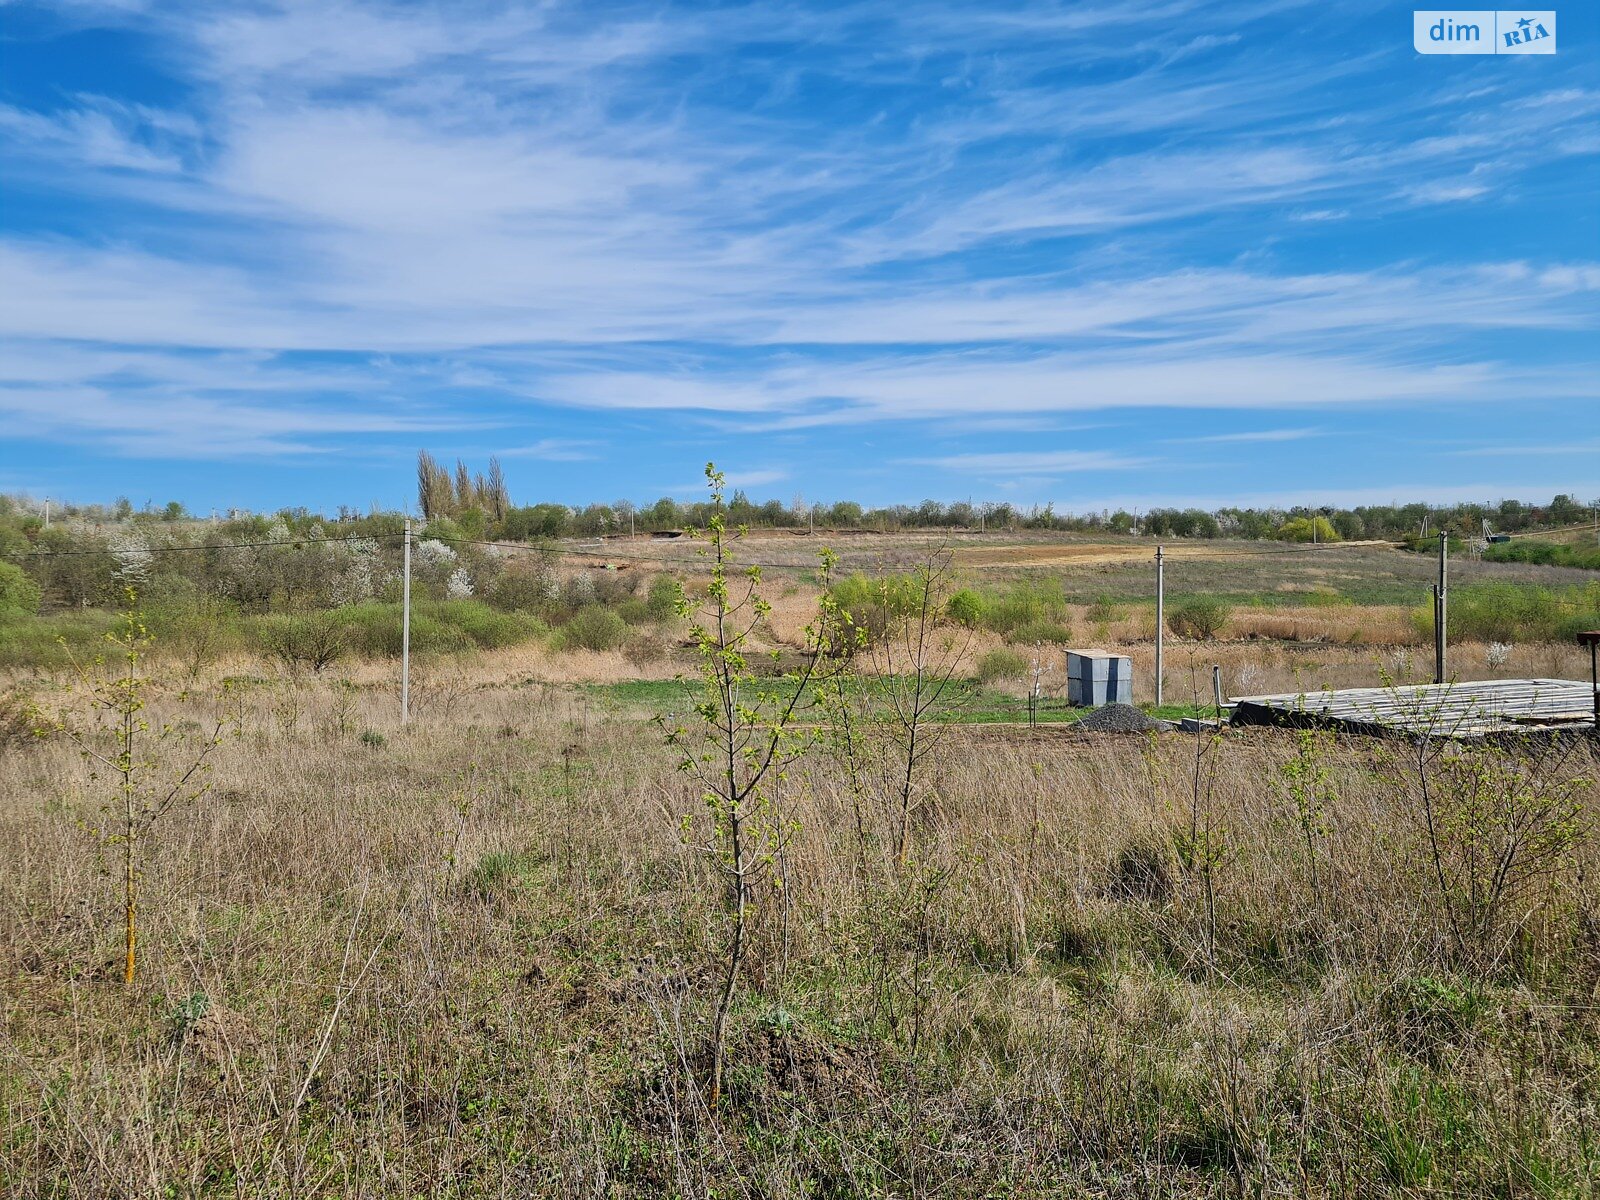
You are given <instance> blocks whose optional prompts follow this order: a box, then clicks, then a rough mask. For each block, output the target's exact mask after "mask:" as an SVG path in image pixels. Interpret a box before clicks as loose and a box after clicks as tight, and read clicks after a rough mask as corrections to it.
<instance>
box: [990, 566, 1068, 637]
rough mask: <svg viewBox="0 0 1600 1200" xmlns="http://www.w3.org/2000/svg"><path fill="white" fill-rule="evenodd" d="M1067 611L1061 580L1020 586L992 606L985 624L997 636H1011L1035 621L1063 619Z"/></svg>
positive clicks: (1027, 583) (1019, 584) (1020, 584)
mask: <svg viewBox="0 0 1600 1200" xmlns="http://www.w3.org/2000/svg"><path fill="white" fill-rule="evenodd" d="M1066 608H1067V604H1066V598H1065V597H1064V596H1063V595H1062V594H1061V581H1060V580H1057V579H1049V580H1044V581H1040V582H1031V581H1030V582H1025V583H1018V584H1017V585H1016V586H1015V587H1013V588H1012V589H1011V590H1010V591H1009V592H1007V593H1006V594H1005V595H1003V596H1001V597H999V598H998V599H996V600H995V601H993V602H992V603H991V604H990V606H989V611H988V614H987V615H986V616H985V618H984V624H985V625H987V626H988V627H989V628H990V629H992V630H994V631H995V632H996V633H999V634H1002V635H1006V636H1011V635H1013V634H1014V633H1015V631H1016V630H1018V629H1021V628H1022V627H1023V626H1026V625H1031V624H1034V623H1035V622H1039V621H1059V620H1061V619H1062V618H1063V617H1065V615H1066Z"/></svg>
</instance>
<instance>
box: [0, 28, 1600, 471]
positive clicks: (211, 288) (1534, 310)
mask: <svg viewBox="0 0 1600 1200" xmlns="http://www.w3.org/2000/svg"><path fill="white" fill-rule="evenodd" d="M67 7H68V8H70V9H72V11H70V12H66V13H65V15H64V17H63V19H67V20H72V21H80V22H92V21H95V20H109V21H115V22H117V23H131V24H132V25H133V26H134V27H136V28H139V29H141V30H143V31H144V32H146V33H149V34H150V35H152V36H155V37H159V38H161V39H162V40H163V44H164V47H165V53H166V58H167V61H168V63H169V65H171V67H172V69H173V70H175V71H177V72H178V73H179V74H180V75H181V76H182V77H183V82H184V84H185V85H186V92H185V95H186V96H188V97H189V98H187V99H182V100H174V101H172V105H173V107H172V108H169V109H162V108H157V107H152V106H149V105H138V104H130V103H124V102H121V101H117V100H114V99H109V98H105V97H92V96H64V97H59V98H58V99H57V101H54V102H52V106H51V107H48V108H47V107H43V106H41V107H40V108H38V109H25V108H21V107H17V106H15V105H13V106H10V107H4V108H0V145H3V146H4V147H5V149H6V150H7V152H8V154H9V155H10V159H9V161H13V162H15V163H16V164H17V168H16V169H17V171H18V172H19V173H20V175H21V177H23V178H25V180H26V182H27V183H28V185H29V186H30V187H37V188H40V189H44V190H46V191H48V190H49V189H51V188H54V189H56V190H57V191H58V192H59V193H60V194H62V195H69V196H87V195H92V196H95V197H98V198H112V199H120V200H121V201H124V202H126V203H127V205H128V206H129V208H128V212H129V213H131V214H134V215H130V216H128V217H127V219H126V220H125V221H124V222H122V223H120V224H113V226H112V227H110V228H107V229H106V230H104V231H103V232H98V231H97V233H96V235H95V236H92V237H84V238H79V239H67V238H63V237H59V236H43V235H27V236H24V235H22V234H18V233H13V234H11V235H9V236H6V237H4V238H0V273H3V274H4V276H5V278H6V279H7V282H8V286H7V287H6V288H4V289H0V336H3V337H5V338H7V339H9V342H10V347H11V350H12V353H11V354H10V355H8V356H7V358H6V359H5V360H4V361H0V411H3V412H6V413H8V414H9V418H8V419H10V420H14V421H16V422H18V424H17V426H16V428H19V429H20V428H26V429H27V430H29V431H31V432H32V433H33V434H35V435H37V436H56V437H61V438H66V439H74V440H86V439H99V440H102V441H107V442H110V443H111V444H113V445H115V446H117V447H119V448H121V449H123V450H125V451H127V452H130V453H146V452H151V451H152V448H154V447H163V448H164V450H163V452H166V449H170V448H171V447H173V446H177V445H180V444H181V445H182V446H184V447H185V449H184V450H183V451H182V452H184V453H190V454H195V455H203V454H229V453H233V454H246V453H254V452H257V451H260V450H270V451H272V452H276V453H298V452H303V453H320V452H322V451H323V450H324V449H325V448H326V447H327V446H328V445H329V444H330V441H331V439H332V438H334V437H335V436H336V435H338V434H339V433H350V434H366V433H379V432H387V433H394V434H402V435H403V434H406V433H411V432H422V431H430V430H441V429H451V428H462V427H468V426H474V425H475V426H483V425H488V424H493V423H494V418H493V417H489V416H485V415H482V414H481V413H480V415H478V416H476V417H469V418H463V417H462V416H461V415H460V409H459V407H458V406H459V405H460V404H461V403H462V398H463V397H465V398H467V400H469V401H471V402H473V403H481V404H484V405H487V406H488V407H489V408H492V407H493V405H494V404H497V403H513V402H522V401H527V400H535V401H538V402H543V403H548V404H556V405H566V406H572V407H578V408H586V409H598V410H618V411H620V410H657V411H684V412H690V413H695V414H701V415H711V416H713V417H718V418H719V419H722V420H725V421H733V420H736V419H740V418H750V417H751V416H753V415H759V416H760V417H761V418H762V421H763V425H764V427H765V428H769V429H772V430H774V431H785V430H787V431H803V430H806V429H809V428H814V427H819V426H827V425H838V424H861V423H865V422H871V421H881V420H893V421H926V422H947V423H948V422H961V421H969V422H970V421H972V420H973V419H974V417H975V415H981V416H982V417H984V418H986V419H988V420H989V421H990V422H991V428H993V429H995V430H1000V429H1004V428H1007V427H1008V426H1007V424H1006V423H1008V422H1009V427H1010V428H1011V429H1013V430H1021V429H1023V428H1026V427H1029V426H1030V425H1031V426H1032V427H1034V428H1037V427H1039V426H1040V425H1041V423H1045V422H1047V421H1048V419H1049V418H1050V417H1051V416H1052V415H1055V414H1063V413H1083V412H1106V411H1110V410H1116V409H1140V410H1159V409H1165V410H1183V409H1217V410H1251V411H1259V412H1283V413H1295V412H1301V411H1303V410H1306V409H1314V408H1319V407H1334V406H1343V407H1355V406H1378V405H1399V406H1428V405H1439V404H1444V403H1460V402H1478V401H1495V400H1508V399H1513V398H1515V397H1518V396H1524V395H1530V394H1532V395H1539V396H1574V397H1581V396H1585V395H1588V396H1592V394H1593V383H1592V370H1587V368H1586V364H1581V363H1580V364H1578V365H1576V366H1574V365H1556V364H1551V363H1545V362H1538V361H1536V362H1532V363H1528V362H1523V361H1520V360H1519V359H1518V358H1517V357H1516V356H1515V354H1513V353H1511V352H1509V351H1507V350H1505V349H1503V348H1497V347H1489V346H1484V345H1481V344H1480V343H1479V341H1478V340H1477V336H1478V335H1480V334H1482V333H1484V332H1492V331H1521V330H1541V331H1547V332H1551V333H1583V332H1592V331H1593V329H1594V326H1595V324H1596V310H1595V306H1594V304H1593V295H1592V293H1593V291H1594V290H1595V289H1596V288H1600V264H1595V263H1593V262H1588V261H1560V260H1558V259H1552V260H1549V261H1542V262H1522V261H1515V262H1494V261H1487V257H1488V256H1487V255H1484V256H1479V258H1476V259H1475V258H1471V257H1468V258H1463V259H1458V260H1446V261H1443V262H1438V261H1434V262H1427V263H1424V262H1422V261H1411V260H1399V261H1392V262H1389V263H1387V264H1381V263H1380V264H1377V265H1372V264H1368V265H1366V266H1362V267H1359V268H1354V267H1353V268H1351V269H1349V270H1346V271H1340V272H1329V271H1322V272H1318V271H1308V270H1303V269H1302V270H1292V269H1289V268H1287V267H1286V266H1284V265H1283V263H1282V262H1281V261H1279V260H1277V259H1275V258H1274V257H1273V256H1272V255H1271V253H1270V252H1269V251H1263V253H1262V255H1261V257H1259V258H1257V259H1252V260H1238V261H1234V262H1231V263H1229V262H1223V261H1221V260H1220V259H1219V257H1218V256H1217V255H1216V254H1215V253H1214V252H1213V244H1212V242H1211V241H1210V239H1211V237H1212V236H1213V225H1212V223H1225V222H1241V223H1244V224H1246V225H1247V226H1249V227H1251V228H1253V227H1254V226H1255V225H1256V224H1258V223H1263V222H1264V221H1266V219H1267V218H1269V217H1272V216H1276V217H1281V218H1282V221H1281V223H1282V224H1285V225H1287V224H1291V223H1292V224H1296V225H1300V226H1303V227H1311V226H1316V225H1318V224H1325V223H1329V222H1332V221H1336V220H1337V221H1340V222H1357V221H1362V220H1370V219H1372V218H1374V217H1379V218H1381V217H1384V216H1386V215H1388V214H1392V213H1394V212H1396V211H1397V210H1400V209H1403V208H1406V207H1409V206H1414V205H1428V206H1431V205H1438V204H1464V203H1487V202H1491V201H1493V199H1494V198H1495V197H1497V196H1498V195H1500V194H1501V193H1502V190H1503V189H1505V188H1507V187H1508V186H1510V185H1511V184H1513V183H1514V182H1515V181H1517V180H1518V179H1520V178H1523V177H1525V176H1526V174H1527V173H1528V172H1529V171H1531V170H1534V169H1536V168H1538V167H1540V166H1542V165H1548V164H1549V163H1550V162H1552V161H1555V160H1557V159H1559V158H1560V157H1561V156H1563V155H1573V154H1583V153H1593V152H1594V147H1592V146H1590V147H1588V148H1586V145H1585V143H1584V142H1583V141H1582V139H1581V138H1578V139H1576V140H1575V139H1574V138H1573V137H1572V136H1569V135H1568V134H1567V133H1566V132H1565V131H1570V130H1572V129H1575V128H1582V127H1584V125H1585V122H1589V121H1591V120H1592V118H1593V116H1594V115H1595V114H1596V113H1597V112H1600V92H1597V91H1596V90H1595V89H1593V88H1590V87H1587V86H1577V85H1573V84H1572V83H1571V82H1570V79H1569V80H1567V81H1563V79H1562V78H1561V77H1552V78H1553V79H1554V80H1555V81H1554V82H1552V83H1550V84H1548V85H1532V84H1528V83H1516V84H1514V83H1513V82H1512V81H1510V80H1506V79H1498V80H1496V81H1495V82H1493V83H1492V84H1490V85H1483V84H1481V83H1480V82H1478V81H1476V80H1474V82H1473V83H1472V84H1471V86H1472V87H1474V88H1487V90H1488V91H1489V92H1490V93H1491V95H1492V98H1493V100H1494V103H1493V104H1490V105H1487V106H1486V105H1485V104H1481V103H1480V104H1476V105H1473V104H1467V103H1463V102H1462V97H1463V96H1464V95H1465V94H1467V93H1466V92H1464V91H1463V90H1462V89H1465V88H1467V87H1468V85H1467V84H1465V83H1463V84H1461V85H1460V86H1459V87H1457V88H1455V89H1454V90H1451V89H1449V88H1443V89H1419V90H1418V92H1417V94H1416V95H1404V94H1402V95H1399V96H1396V95H1394V94H1391V93H1387V92H1383V91H1381V90H1380V89H1379V87H1378V86H1377V81H1379V80H1380V79H1381V77H1382V73H1383V72H1384V71H1385V70H1387V69H1390V68H1391V67H1392V63H1387V65H1386V59H1385V52H1384V51H1383V49H1381V48H1374V50H1373V51H1372V52H1371V53H1370V54H1368V55H1365V56H1363V55H1342V56H1336V57H1334V58H1320V59H1317V58H1312V57H1309V56H1303V57H1300V58H1290V59H1287V60H1286V61H1284V62H1282V63H1280V64H1277V65H1276V66H1275V68H1274V69H1271V70H1264V69H1263V68H1262V60H1261V59H1260V57H1259V56H1257V55H1253V54H1250V53H1247V52H1246V51H1247V45H1246V44H1247V42H1248V37H1247V33H1248V31H1249V30H1250V28H1251V27H1252V23H1253V22H1257V21H1263V20H1270V19H1273V18H1275V17H1280V16H1281V15H1282V14H1284V13H1286V12H1293V11H1295V10H1297V9H1299V8H1314V7H1317V6H1315V5H1312V4H1311V3H1309V0H1303V2H1302V0H1251V2H1248V3H1241V4H1238V5H1230V6H1229V13H1228V19H1227V21H1226V22H1225V23H1224V24H1223V25H1219V22H1218V19H1217V17H1216V12H1215V6H1214V5H1206V4H1203V3H1200V2H1199V0H1160V2H1159V3H1155V4H1149V3H1134V2H1132V0H1128V2H1125V3H1113V4H1111V5H1106V6H1098V7H1094V8H1084V7H1081V6H1065V7H1063V6H1060V5H1056V4H1047V3H1027V2H1024V3H1020V4H1018V5H1015V6H1008V7H1006V8H1004V9H999V8H994V7H993V6H990V7H987V8H985V7H978V8H974V7H972V6H967V5H955V4H944V3H935V4H932V5H930V6H922V7H919V8H918V9H916V10H915V11H912V10H900V9H893V8H889V7H885V6H878V5H872V4H862V5H851V6H843V7H839V8H833V9H807V8H804V7H797V6H791V5H778V4H771V3H757V4H754V5H750V6H744V7H741V8H738V9H735V10H728V11H720V12H718V13H716V14H707V13H699V12H693V11H687V10H679V9H672V8H667V9H662V8H658V7H656V6H648V5H640V6H637V7H635V6H629V5H620V6H610V7H607V8H605V9H603V10H596V9H593V8H591V9H588V10H581V9H578V8H575V7H569V6H565V5H562V4H549V5H537V6H506V5H503V4H499V3H491V2H488V0H483V2H479V0H467V2H464V3H461V4H453V5H440V4H434V3H422V4H399V3H383V2H379V0H370V2H365V3H361V2H356V0H317V2H313V0H265V2H263V3H260V4H252V5H250V6H248V7H244V6H230V5H199V4H189V3H176V4H172V5H163V6H149V7H148V8H146V6H143V5H139V4H136V3H132V2H131V0H130V2H129V3H120V4H119V3H109V2H107V3H103V4H100V5H95V4H89V3H79V4H77V5H76V6H67ZM1349 7H1350V12H1351V14H1353V15H1352V17H1351V19H1353V20H1354V19H1356V18H1357V17H1358V16H1360V15H1361V14H1365V16H1366V17H1373V16H1375V15H1376V14H1378V13H1381V12H1383V11H1385V9H1384V7H1383V6H1382V5H1381V4H1380V3H1378V2H1377V0H1362V2H1361V3H1356V4H1352V5H1351V6H1349ZM1224 26H1225V27H1224ZM1109 28H1116V29H1118V30H1119V31H1120V32H1119V34H1118V36H1116V37H1107V36H1105V31H1106V30H1107V29H1109ZM773 46H788V47H804V48H805V50H806V52H807V58H806V61H805V64H804V67H803V69H802V68H801V67H799V66H797V65H795V64H792V63H788V62H785V61H783V59H784V56H782V55H774V54H773V53H772V49H771V48H772V47H773ZM746 53H748V55H749V58H748V61H747V60H746V58H745V57H744V56H745V54H746ZM1291 53H1292V52H1291ZM1066 65H1072V66H1090V65H1092V66H1095V67H1097V68H1101V69H1097V70H1095V71H1092V72H1084V73H1083V78H1082V79H1078V80H1075V81H1073V82H1072V83H1071V85H1070V86H1067V85H1064V84H1063V83H1062V80H1061V72H1062V70H1063V67H1064V66H1066ZM1543 65H1544V64H1541V66H1543ZM808 88H815V89H817V92H818V94H819V95H820V94H824V93H830V92H837V94H838V95H839V96H840V97H842V98H843V99H844V101H847V102H848V105H849V107H850V108H851V111H852V113H856V114H859V115H854V116H852V117H851V118H850V119H849V120H822V119H819V118H818V117H817V116H816V115H815V114H814V113H813V111H812V107H811V106H810V105H809V104H801V105H796V104H793V103H791V102H790V101H792V99H793V97H794V96H796V95H800V94H806V93H805V89H808ZM930 95H933V96H936V97H937V100H936V101H930V98H929V97H930ZM1330 97H1340V98H1343V100H1344V102H1342V103H1341V102H1336V101H1334V100H1330ZM1423 116H1425V117H1426V118H1427V126H1426V127H1427V129H1428V130H1429V132H1428V133H1427V135H1426V136H1418V135H1417V128H1418V127H1419V120H1420V118H1421V117H1423ZM1557 134H1560V135H1561V136H1556V135H1557ZM1395 179H1404V180H1405V181H1406V183H1405V185H1404V186H1403V187H1399V188H1396V187H1395V186H1394V185H1393V184H1392V182H1389V183H1385V182H1381V181H1386V180H1387V181H1392V180H1395ZM1374 181H1380V182H1379V183H1376V184H1375V182H1374ZM1185 221H1192V222H1196V223H1197V225H1196V228H1197V229H1198V230H1199V232H1197V233H1195V234H1193V235H1192V236H1190V235H1186V234H1184V233H1181V232H1179V231H1178V229H1177V226H1179V225H1180V224H1181V223H1183V222H1185ZM1303 232H1305V230H1304V229H1302V233H1303ZM1086 235H1093V236H1094V238H1095V239H1096V241H1095V242H1094V243H1093V244H1094V246H1095V247H1096V252H1098V253H1102V254H1104V255H1105V256H1106V257H1105V258H1104V259H1103V260H1096V259H1094V258H1092V257H1090V256H1089V255H1088V253H1087V252H1084V253H1080V252H1079V250H1078V249H1076V248H1069V249H1063V248H1062V247H1063V246H1065V245H1067V244H1068V243H1069V242H1070V243H1072V246H1073V247H1077V246H1079V245H1080V244H1082V239H1084V238H1085V236H1086ZM1074 239H1077V241H1074ZM1136 239H1148V240H1136ZM1252 240H1253V239H1252ZM1035 244H1041V245H1045V246H1047V247H1048V250H1047V251H1044V252H1041V253H1040V254H1039V255H1037V256H1030V257H1029V258H1028V261H1027V265H1026V266H1025V267H1021V268H1019V267H1017V266H1015V265H1014V262H1013V261H1012V260H1011V259H1010V258H1008V257H1007V256H1009V255H1012V254H1014V252H1015V251H1016V249H1017V248H1018V247H1023V246H1032V245H1035ZM991 254H993V255H996V256H998V257H995V258H991V257H989V255H991ZM1108 263H1109V265H1107V264H1108ZM329 353H337V354H340V355H344V356H346V357H345V359H344V361H342V362H340V363H338V364H337V365H330V363H329V362H328V361H326V358H323V359H318V356H319V355H321V356H326V355H328V354H329ZM313 360H316V361H313ZM451 387H454V388H455V389H456V391H455V392H454V393H451V392H450V388H451ZM262 393H271V394H273V395H274V396H276V397H284V398H291V399H290V400H288V401H287V402H282V403H279V402H276V401H268V400H264V399H263V398H262ZM132 394H139V395H143V396H146V397H150V398H152V399H159V401H160V405H159V406H157V405H154V404H149V403H146V404H126V405H122V406H120V407H119V406H118V405H117V404H116V403H115V398H116V397H117V396H119V395H132ZM66 398H71V399H70V400H69V399H66ZM174 414H175V415H174ZM1286 419H1288V420H1294V419H1295V417H1293V416H1289V417H1287V418H1286ZM1301 419H1304V418H1301ZM1313 432H1314V431H1310V430H1305V431H1299V432H1295V431H1289V430H1278V431H1265V432H1262V433H1259V434H1253V435H1252V434H1227V435H1218V436H1217V438H1216V439H1215V440H1218V441H1223V440H1233V441H1241V442H1243V441H1269V440H1288V438H1289V435H1290V434H1291V433H1293V434H1294V436H1295V437H1309V436H1312V435H1313ZM541 448H542V449H541ZM586 452H587V451H586V450H585V448H584V447H583V445H582V444H581V443H578V442H569V441H563V440H562V439H543V440H540V441H536V442H534V443H532V444H531V445H526V446H522V447H519V448H514V449H513V450H509V451H504V453H506V454H514V455H524V456H526V457H530V458H539V457H545V458H547V459H549V460H551V461H567V460H563V459H560V458H557V457H554V456H556V455H560V454H563V453H568V454H573V455H576V454H580V453H586ZM952 469H954V468H952ZM1013 469H1018V470H1020V469H1021V468H1015V467H1014V468H1013ZM1051 469H1058V468H1051Z"/></svg>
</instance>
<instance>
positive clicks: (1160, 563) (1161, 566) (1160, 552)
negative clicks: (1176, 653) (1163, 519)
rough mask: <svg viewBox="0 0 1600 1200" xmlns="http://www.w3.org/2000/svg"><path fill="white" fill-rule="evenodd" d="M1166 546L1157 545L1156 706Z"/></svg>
mask: <svg viewBox="0 0 1600 1200" xmlns="http://www.w3.org/2000/svg"><path fill="white" fill-rule="evenodd" d="M1164 550H1165V547H1163V546H1157V547H1156V707H1157V708H1159V707H1160V706H1161V650H1162V646H1161V642H1162V639H1163V638H1164V637H1165V636H1166V628H1167V595H1166V592H1167V579H1166V565H1165V561H1164V560H1165V557H1166V555H1165V553H1164Z"/></svg>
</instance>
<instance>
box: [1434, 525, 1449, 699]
mask: <svg viewBox="0 0 1600 1200" xmlns="http://www.w3.org/2000/svg"><path fill="white" fill-rule="evenodd" d="M1449 625H1450V531H1449V530H1448V529H1444V528H1442V527H1441V528H1440V530H1439V582H1438V583H1436V584H1434V585H1433V681H1434V682H1435V683H1443V682H1445V674H1446V664H1445V646H1446V645H1447V643H1448V637H1447V633H1448V629H1449Z"/></svg>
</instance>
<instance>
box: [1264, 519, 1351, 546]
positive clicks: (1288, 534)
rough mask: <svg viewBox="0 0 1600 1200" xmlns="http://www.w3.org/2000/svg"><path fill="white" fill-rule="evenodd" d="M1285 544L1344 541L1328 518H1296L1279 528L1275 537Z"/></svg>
mask: <svg viewBox="0 0 1600 1200" xmlns="http://www.w3.org/2000/svg"><path fill="white" fill-rule="evenodd" d="M1273 536H1274V537H1276V538H1277V539H1278V540H1279V541H1283V542H1338V541H1343V540H1344V539H1343V538H1341V537H1340V536H1339V531H1338V530H1337V529H1335V528H1334V527H1333V523H1332V522H1330V521H1329V520H1328V518H1327V517H1295V518H1293V519H1292V520H1288V521H1285V522H1284V523H1283V524H1282V525H1280V526H1278V532H1277V533H1275V534H1274V535H1273Z"/></svg>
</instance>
